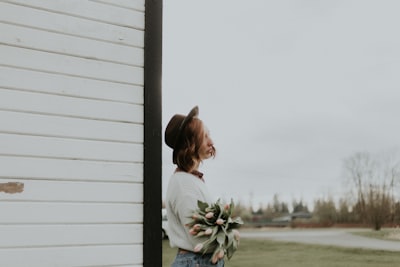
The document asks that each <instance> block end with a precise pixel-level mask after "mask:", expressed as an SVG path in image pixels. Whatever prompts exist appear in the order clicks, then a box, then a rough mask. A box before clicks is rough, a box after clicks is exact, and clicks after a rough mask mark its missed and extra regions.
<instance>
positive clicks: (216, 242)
mask: <svg viewBox="0 0 400 267" xmlns="http://www.w3.org/2000/svg"><path fill="white" fill-rule="evenodd" d="M197 205H198V209H196V210H195V211H194V213H193V215H192V217H191V219H192V221H190V222H189V223H188V224H187V226H188V227H189V228H190V230H189V233H190V234H191V235H193V236H195V237H206V238H207V239H206V240H205V241H204V242H202V243H199V244H197V245H196V246H195V247H194V252H202V253H203V254H205V253H207V252H210V250H211V249H213V255H212V257H211V261H212V263H216V262H217V261H218V260H219V259H222V258H223V257H224V256H225V255H226V256H227V258H228V259H230V258H231V257H232V256H233V253H234V252H235V251H236V250H237V248H238V245H239V231H238V230H236V229H237V228H239V227H240V226H241V225H242V224H243V221H242V220H241V218H240V217H237V218H235V219H233V218H232V217H231V214H232V211H233V209H234V203H233V201H232V200H231V203H230V204H225V205H223V204H221V203H220V200H219V199H218V200H217V202H216V203H214V204H212V205H209V204H208V203H205V202H202V201H200V200H199V201H197Z"/></svg>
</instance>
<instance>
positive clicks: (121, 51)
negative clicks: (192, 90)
mask: <svg viewBox="0 0 400 267" xmlns="http://www.w3.org/2000/svg"><path fill="white" fill-rule="evenodd" d="M144 6H145V5H144V0H133V1H125V0H119V1H106V0H104V1H103V0H92V1H91V0H10V1H0V32H1V35H0V122H1V123H0V165H1V168H0V184H7V183H19V184H22V185H23V190H22V192H14V193H5V192H1V191H0V236H1V238H0V266H7V267H17V266H18V267H24V266H26V267H36V266H37V267H39V266H40V267H50V266H51V267H53V266H63V267H69V266H71V267H72V266H74V267H95V266H102V267H107V266H109V267H110V266H116V267H117V266H124V267H138V266H142V265H143V252H142V251H143V159H144V158H143V149H144V145H143V142H144V106H143V105H144V91H143V90H144V78H143V76H144V28H145V27H144V26H145V25H144V21H145V7H144Z"/></svg>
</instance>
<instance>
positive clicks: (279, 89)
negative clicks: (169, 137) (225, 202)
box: [163, 0, 400, 204]
mask: <svg viewBox="0 0 400 267" xmlns="http://www.w3.org/2000/svg"><path fill="white" fill-rule="evenodd" d="M399 8H400V2H399V1H394V0H393V1H388V0H383V1H371V0H359V1H352V0H350V1H347V0H346V1H334V0H331V1H313V0H307V1H306V0H291V1H281V0H279V1H278V0H276V1H266V0H251V1H243V0H242V1H237V0H223V1H211V0H207V1H204V0H202V1H200V0H197V1H194V0H165V1H164V25H163V27H164V29H163V32H164V35H163V41H164V45H163V54H164V56H163V129H164V128H165V126H166V124H167V122H168V120H169V118H170V117H171V116H172V115H173V114H175V113H182V114H185V113H187V112H188V111H189V110H190V109H191V108H192V107H193V106H194V105H199V107H200V118H201V119H202V120H203V121H204V122H205V123H206V124H207V126H208V127H209V129H210V131H211V136H212V138H213V140H214V142H215V144H216V147H217V149H218V155H217V157H216V159H214V160H209V161H206V162H205V163H204V166H202V170H203V171H205V173H206V174H205V175H206V176H205V177H206V179H207V183H208V185H209V187H210V190H211V193H212V194H213V195H214V196H216V197H218V196H221V197H223V198H226V199H230V198H231V197H232V198H234V199H236V200H238V201H239V200H240V201H242V202H244V203H245V204H247V203H249V201H250V200H252V202H253V204H258V203H260V202H264V203H267V202H269V201H271V200H272V197H273V194H274V193H277V194H279V196H280V198H281V199H282V200H284V201H287V202H288V203H291V202H292V199H296V200H300V199H303V200H304V201H306V202H307V203H308V204H312V201H313V200H314V199H315V198H317V197H321V196H328V194H331V195H333V196H335V197H338V196H341V195H342V192H343V191H344V189H345V186H344V184H343V180H344V179H343V177H342V161H343V159H345V158H347V157H349V156H351V155H352V154H353V153H355V152H359V151H369V152H372V153H375V152H379V151H382V150H390V149H396V148H398V147H399V145H400V138H399V136H400V124H399V123H398V119H397V116H398V114H400V105H399V104H398V101H399V98H400V88H399V87H400V86H399V85H400V75H399V73H400V37H399V35H398V34H397V31H398V25H400V17H399V16H398V10H399ZM163 150H164V151H163V160H164V163H163V165H164V167H163V192H164V193H165V190H166V187H167V183H168V179H169V176H170V175H171V173H172V171H173V166H172V162H171V150H170V149H169V148H168V147H166V146H165V145H164V147H163Z"/></svg>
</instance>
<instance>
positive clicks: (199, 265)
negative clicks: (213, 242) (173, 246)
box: [171, 252, 224, 267]
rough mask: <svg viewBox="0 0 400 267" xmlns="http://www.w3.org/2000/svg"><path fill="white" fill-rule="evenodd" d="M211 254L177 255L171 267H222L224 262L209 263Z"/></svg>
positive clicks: (190, 253)
mask: <svg viewBox="0 0 400 267" xmlns="http://www.w3.org/2000/svg"><path fill="white" fill-rule="evenodd" d="M211 256H212V254H206V255H204V256H203V255H202V254H197V253H192V252H188V253H185V254H180V253H178V254H177V255H176V258H175V260H174V262H173V263H172V265H171V267H224V260H223V259H222V260H219V261H218V262H217V263H216V264H213V263H212V262H211Z"/></svg>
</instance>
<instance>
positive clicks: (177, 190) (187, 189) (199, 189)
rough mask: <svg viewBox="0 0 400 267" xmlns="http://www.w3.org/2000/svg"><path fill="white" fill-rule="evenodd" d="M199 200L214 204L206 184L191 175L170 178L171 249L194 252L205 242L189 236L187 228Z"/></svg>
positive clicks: (169, 219)
mask: <svg viewBox="0 0 400 267" xmlns="http://www.w3.org/2000/svg"><path fill="white" fill-rule="evenodd" d="M198 200H201V201H203V202H207V203H210V204H211V203H212V199H211V198H210V195H209V193H208V190H207V187H206V185H205V183H204V182H203V181H202V180H201V179H199V178H198V177H197V176H195V175H192V174H190V173H186V172H175V173H174V174H173V175H172V176H171V178H170V181H169V184H168V189H167V195H166V209H167V218H168V230H169V231H168V237H169V242H170V245H171V247H178V248H182V249H185V250H189V251H193V249H194V247H195V246H196V245H197V244H198V243H200V242H202V241H204V239H202V238H197V237H194V236H192V235H191V234H189V228H188V227H187V226H185V224H187V223H188V222H190V221H191V216H192V214H193V212H194V211H195V210H196V209H197V201H198Z"/></svg>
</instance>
